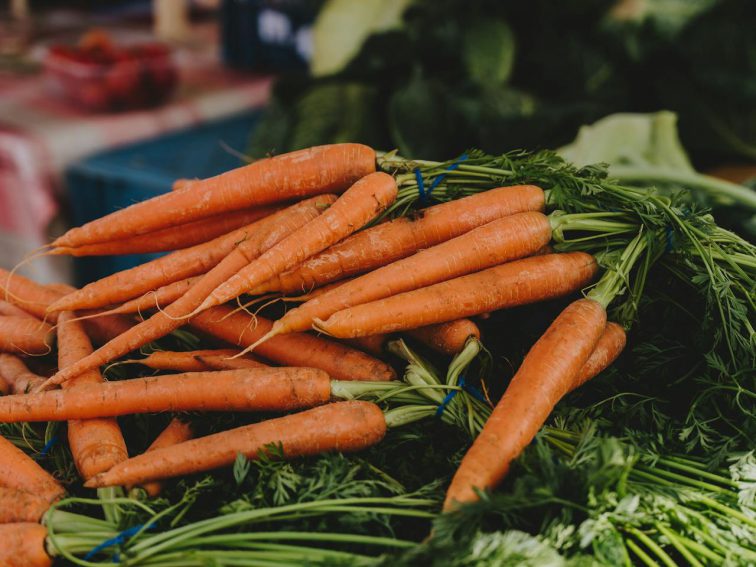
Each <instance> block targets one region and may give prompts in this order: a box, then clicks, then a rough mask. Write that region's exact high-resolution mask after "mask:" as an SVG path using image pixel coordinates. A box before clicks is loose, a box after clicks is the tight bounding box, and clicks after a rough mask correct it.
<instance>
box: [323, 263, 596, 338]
mask: <svg viewBox="0 0 756 567" xmlns="http://www.w3.org/2000/svg"><path fill="white" fill-rule="evenodd" d="M596 271H597V265H596V261H595V260H594V259H593V257H592V256H590V255H589V254H585V253H583V252H570V253H568V254H548V255H545V256H532V257H530V258H524V259H522V260H516V261H514V262H508V263H506V264H501V265H500V266H495V267H493V268H488V269H487V270H483V271H480V272H477V273H475V274H470V275H467V276H462V277H460V278H455V279H453V280H449V281H446V282H442V283H438V284H435V285H432V286H429V287H426V288H422V289H418V290H415V291H408V292H406V293H400V294H398V295H394V296H391V297H387V298H386V299H381V300H378V301H372V302H370V303H364V304H362V305H357V306H355V307H350V308H348V309H344V310H342V311H338V312H336V313H334V314H333V315H331V316H330V317H329V318H328V319H327V320H326V321H318V322H317V324H316V327H317V328H318V329H319V330H323V331H324V332H326V333H328V334H329V335H333V336H334V337H338V338H353V337H360V336H365V335H376V334H379V333H390V332H394V331H403V330H406V329H416V328H418V327H425V326H427V325H432V324H435V323H443V322H445V321H453V320H455V319H460V318H462V317H469V316H471V315H476V314H478V313H486V312H489V311H494V310H496V309H504V308H506V307H513V306H515V305H525V304H527V303H535V302H538V301H544V300H546V299H551V298H554V297H559V296H562V295H566V294H568V293H571V292H574V291H576V290H578V289H580V287H581V286H583V285H585V284H586V283H588V282H589V281H590V280H591V278H593V276H594V275H595V274H596Z"/></svg>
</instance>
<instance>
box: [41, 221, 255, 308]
mask: <svg viewBox="0 0 756 567" xmlns="http://www.w3.org/2000/svg"><path fill="white" fill-rule="evenodd" d="M265 220H266V219H262V220H259V221H256V222H254V223H252V224H249V225H247V226H245V227H242V228H239V229H237V230H234V231H231V232H229V233H228V234H224V235H223V236H219V237H218V238H214V239H213V240H210V241H208V242H203V243H202V244H197V245H195V246H191V247H189V248H185V249H184V250H177V251H176V252H172V253H171V254H168V255H166V256H161V257H160V258H156V259H154V260H151V261H149V262H147V263H145V264H142V265H140V266H135V267H133V268H129V269H128V270H123V271H120V272H117V273H115V274H112V275H110V276H106V277H104V278H102V279H100V280H97V281H96V282H92V283H90V284H88V285H85V286H84V287H83V288H81V289H80V290H77V291H74V292H72V293H70V294H68V295H66V296H65V297H64V298H63V299H61V300H60V301H56V300H57V299H58V298H57V297H56V298H55V299H53V300H52V301H50V302H49V303H48V305H49V304H50V303H51V304H52V305H51V306H50V310H51V311H53V312H54V311H63V310H72V309H93V308H96V307H104V306H106V305H114V304H117V303H123V302H124V301H128V300H130V299H134V298H135V297H139V296H141V295H143V294H145V293H147V292H149V291H153V290H155V289H157V288H159V287H161V286H164V285H167V284H169V283H172V282H176V281H179V280H182V279H186V278H188V277H191V276H197V275H200V274H204V273H205V272H207V271H208V270H210V269H211V268H212V267H213V266H215V265H216V264H218V262H220V261H221V260H222V259H223V258H225V257H226V256H228V254H229V253H230V252H231V251H232V250H233V249H234V247H235V246H236V245H237V244H238V243H239V242H241V241H243V240H245V239H247V238H248V237H249V236H250V235H252V234H254V233H255V231H256V230H257V226H258V223H260V222H264V221H265Z"/></svg>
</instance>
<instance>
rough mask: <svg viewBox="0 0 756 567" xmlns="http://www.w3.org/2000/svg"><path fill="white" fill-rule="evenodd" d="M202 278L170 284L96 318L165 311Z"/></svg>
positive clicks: (195, 277)
mask: <svg viewBox="0 0 756 567" xmlns="http://www.w3.org/2000/svg"><path fill="white" fill-rule="evenodd" d="M201 277H202V276H193V277H191V278H186V279H184V280H179V281H177V282H172V283H169V284H168V285H164V286H162V287H159V288H157V289H156V290H155V291H150V292H147V293H145V294H144V295H142V296H140V297H137V298H135V299H131V300H129V301H126V302H124V303H122V304H121V305H119V306H117V307H114V308H113V309H108V310H106V311H102V312H101V313H100V314H99V315H96V316H102V315H104V314H108V315H114V314H128V313H142V312H147V311H151V310H153V309H157V308H160V309H163V308H165V307H166V306H168V305H170V304H171V303H173V302H174V301H176V300H178V299H179V298H180V297H181V296H182V295H184V294H185V293H186V292H187V291H189V290H190V289H191V288H192V286H193V285H194V284H196V283H197V282H198V281H199V280H200V278H201Z"/></svg>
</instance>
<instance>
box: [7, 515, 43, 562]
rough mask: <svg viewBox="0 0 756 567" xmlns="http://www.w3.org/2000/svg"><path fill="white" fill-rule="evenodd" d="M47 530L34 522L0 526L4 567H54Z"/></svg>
mask: <svg viewBox="0 0 756 567" xmlns="http://www.w3.org/2000/svg"><path fill="white" fill-rule="evenodd" d="M46 540H47V528H45V527H44V526H40V525H39V524H35V523H32V522H17V523H13V524H4V525H0V541H1V542H3V544H2V545H0V565H1V566H2V567H52V558H51V557H50V556H49V555H48V554H47V551H46V548H45V542H46Z"/></svg>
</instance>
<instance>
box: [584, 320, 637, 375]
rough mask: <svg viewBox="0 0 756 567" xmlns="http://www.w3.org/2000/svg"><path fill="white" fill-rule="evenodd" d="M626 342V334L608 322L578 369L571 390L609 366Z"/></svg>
mask: <svg viewBox="0 0 756 567" xmlns="http://www.w3.org/2000/svg"><path fill="white" fill-rule="evenodd" d="M626 343H627V335H625V329H623V328H622V327H621V326H620V325H618V324H617V323H613V322H611V321H610V322H609V323H607V324H606V327H605V328H604V332H603V333H601V337H600V338H599V340H598V343H596V347H595V348H594V349H593V352H592V353H591V356H590V358H589V359H588V361H587V362H586V363H585V365H584V366H583V368H582V369H581V370H580V375H579V376H578V377H577V380H576V381H575V384H574V385H573V386H572V388H571V389H572V390H574V389H576V388H579V387H580V386H582V385H583V384H585V383H586V382H588V380H590V379H592V378H594V377H595V376H596V375H597V374H599V373H600V372H602V371H603V370H605V369H606V368H608V367H609V365H610V364H611V363H612V362H614V361H615V360H616V359H617V357H618V356H619V355H620V353H621V352H622V350H623V349H624V348H625V344H626Z"/></svg>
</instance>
